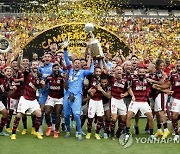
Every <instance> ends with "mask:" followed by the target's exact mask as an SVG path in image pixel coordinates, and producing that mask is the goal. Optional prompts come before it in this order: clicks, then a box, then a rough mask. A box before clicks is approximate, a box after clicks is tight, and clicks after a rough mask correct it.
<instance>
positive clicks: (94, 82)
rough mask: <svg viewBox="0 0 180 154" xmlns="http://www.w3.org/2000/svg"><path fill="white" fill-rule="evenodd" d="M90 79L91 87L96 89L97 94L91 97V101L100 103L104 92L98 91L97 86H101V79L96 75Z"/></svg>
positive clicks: (89, 77)
mask: <svg viewBox="0 0 180 154" xmlns="http://www.w3.org/2000/svg"><path fill="white" fill-rule="evenodd" d="M88 79H89V87H90V88H91V87H92V88H93V89H96V92H95V93H94V95H93V96H92V97H91V99H93V100H95V101H99V100H102V96H103V94H102V92H101V91H98V90H97V88H96V87H97V86H98V85H99V84H100V77H99V78H96V77H95V76H94V75H91V76H88Z"/></svg>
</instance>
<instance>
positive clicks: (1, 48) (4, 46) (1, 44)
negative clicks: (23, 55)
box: [0, 37, 12, 53]
mask: <svg viewBox="0 0 180 154" xmlns="http://www.w3.org/2000/svg"><path fill="white" fill-rule="evenodd" d="M11 48H12V45H11V42H10V41H9V40H8V39H7V38H6V37H1V38H0V53H7V52H9V51H10V49H11Z"/></svg>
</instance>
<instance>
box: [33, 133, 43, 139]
mask: <svg viewBox="0 0 180 154" xmlns="http://www.w3.org/2000/svg"><path fill="white" fill-rule="evenodd" d="M35 136H36V137H37V138H38V139H43V137H42V136H41V134H40V133H39V132H35Z"/></svg>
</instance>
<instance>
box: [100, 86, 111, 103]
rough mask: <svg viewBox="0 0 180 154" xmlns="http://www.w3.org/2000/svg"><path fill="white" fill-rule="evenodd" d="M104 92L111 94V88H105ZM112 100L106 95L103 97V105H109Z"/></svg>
mask: <svg viewBox="0 0 180 154" xmlns="http://www.w3.org/2000/svg"><path fill="white" fill-rule="evenodd" d="M103 90H104V91H105V92H111V87H109V86H108V87H105V88H103ZM110 100H111V99H109V98H107V97H105V96H104V95H103V96H102V102H103V104H107V103H109V102H110Z"/></svg>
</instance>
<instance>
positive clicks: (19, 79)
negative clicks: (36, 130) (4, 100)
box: [6, 60, 27, 133]
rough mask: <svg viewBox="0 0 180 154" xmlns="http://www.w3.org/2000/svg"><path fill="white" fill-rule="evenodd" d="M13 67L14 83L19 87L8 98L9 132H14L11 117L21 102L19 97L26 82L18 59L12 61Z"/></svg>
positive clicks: (7, 129) (7, 128) (7, 125)
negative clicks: (11, 126)
mask: <svg viewBox="0 0 180 154" xmlns="http://www.w3.org/2000/svg"><path fill="white" fill-rule="evenodd" d="M11 68H12V70H13V79H14V85H15V86H16V87H17V89H16V91H15V92H14V94H13V95H12V96H10V97H9V98H8V110H9V117H8V120H7V124H6V131H7V132H8V133H11V132H12V130H11V128H10V123H11V119H12V115H13V113H14V111H16V110H17V106H18V103H19V99H20V97H21V90H22V87H23V82H24V74H23V73H22V72H21V71H20V70H19V68H18V63H17V61H16V60H13V61H12V62H11ZM26 131H27V128H26Z"/></svg>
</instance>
